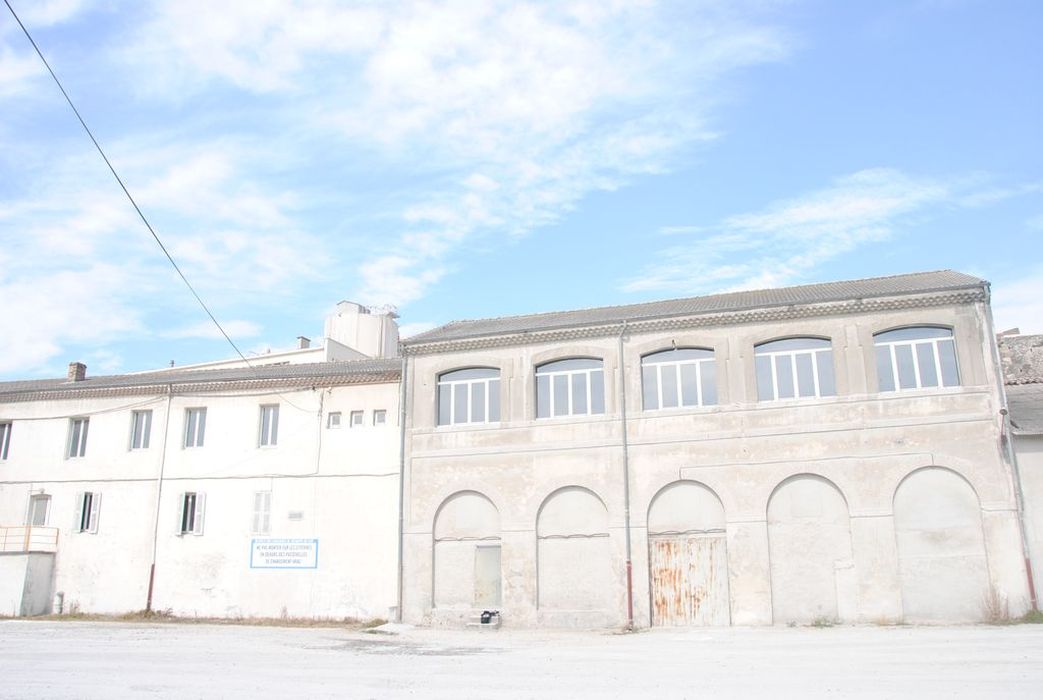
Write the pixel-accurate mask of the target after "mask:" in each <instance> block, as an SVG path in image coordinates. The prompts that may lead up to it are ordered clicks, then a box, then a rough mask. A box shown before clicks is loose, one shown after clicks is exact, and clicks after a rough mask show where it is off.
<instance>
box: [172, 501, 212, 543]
mask: <svg viewBox="0 0 1043 700" xmlns="http://www.w3.org/2000/svg"><path fill="white" fill-rule="evenodd" d="M205 510H206V494H205V493H203V492H202V491H186V492H184V493H182V494H180V496H178V509H177V534H178V536H179V537H180V536H184V535H196V536H199V535H202V534H203V516H204V513H205Z"/></svg>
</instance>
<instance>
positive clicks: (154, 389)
mask: <svg viewBox="0 0 1043 700" xmlns="http://www.w3.org/2000/svg"><path fill="white" fill-rule="evenodd" d="M399 377H400V373H399V372H387V373H384V374H366V375H341V376H316V377H285V378H265V379H240V380H232V381H210V382H184V383H171V384H165V383H156V382H148V383H143V384H135V385H123V386H109V387H83V388H78V387H75V386H70V385H60V386H55V387H50V388H44V389H27V390H25V391H21V392H15V391H13V392H10V393H6V394H0V404H5V403H21V402H26V401H69V400H76V399H97V398H118V397H121V396H166V394H167V392H168V391H169V392H170V393H171V395H173V396H181V395H195V394H212V393H218V392H244V393H250V392H258V391H279V390H287V391H299V390H301V389H309V388H313V387H315V388H329V387H338V386H350V385H355V384H387V383H391V382H397V381H398V380H399Z"/></svg>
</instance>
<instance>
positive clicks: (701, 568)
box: [648, 481, 731, 626]
mask: <svg viewBox="0 0 1043 700" xmlns="http://www.w3.org/2000/svg"><path fill="white" fill-rule="evenodd" d="M648 578H649V597H650V612H651V622H652V624H653V625H662V626H688V625H693V626H702V625H728V624H729V623H730V621H731V613H730V605H729V593H728V590H729V589H728V549H727V538H726V534H725V519H724V506H723V505H722V504H721V499H720V498H718V496H717V494H716V493H714V492H713V491H712V490H711V489H710V488H708V487H707V486H705V485H703V484H701V483H699V482H696V481H675V482H673V483H670V484H667V485H666V486H664V487H663V488H662V489H660V490H659V492H658V493H657V494H656V495H655V497H654V498H653V499H652V502H651V503H650V504H649V506H648Z"/></svg>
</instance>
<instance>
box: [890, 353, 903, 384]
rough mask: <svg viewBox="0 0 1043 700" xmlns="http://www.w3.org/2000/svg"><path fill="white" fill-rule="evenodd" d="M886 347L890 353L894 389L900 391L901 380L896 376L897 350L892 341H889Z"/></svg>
mask: <svg viewBox="0 0 1043 700" xmlns="http://www.w3.org/2000/svg"><path fill="white" fill-rule="evenodd" d="M888 347H889V349H890V355H891V381H892V383H893V384H894V385H895V391H901V390H902V380H901V378H900V377H899V376H898V351H897V350H895V344H894V343H891V344H890V345H889V346H888Z"/></svg>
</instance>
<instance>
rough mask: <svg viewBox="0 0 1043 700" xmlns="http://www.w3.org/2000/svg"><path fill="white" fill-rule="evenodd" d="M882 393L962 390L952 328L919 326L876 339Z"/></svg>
mask: <svg viewBox="0 0 1043 700" xmlns="http://www.w3.org/2000/svg"><path fill="white" fill-rule="evenodd" d="M873 342H874V345H876V374H877V378H878V379H879V381H880V391H902V390H904V389H923V388H925V387H932V386H959V385H960V371H959V368H958V367H957V366H956V344H955V341H954V340H953V337H952V330H951V329H949V328H936V327H932V326H916V327H911V328H897V329H895V330H893V331H884V332H883V333H877V334H876V335H874V336H873Z"/></svg>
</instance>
